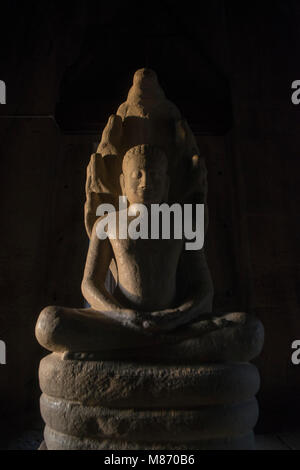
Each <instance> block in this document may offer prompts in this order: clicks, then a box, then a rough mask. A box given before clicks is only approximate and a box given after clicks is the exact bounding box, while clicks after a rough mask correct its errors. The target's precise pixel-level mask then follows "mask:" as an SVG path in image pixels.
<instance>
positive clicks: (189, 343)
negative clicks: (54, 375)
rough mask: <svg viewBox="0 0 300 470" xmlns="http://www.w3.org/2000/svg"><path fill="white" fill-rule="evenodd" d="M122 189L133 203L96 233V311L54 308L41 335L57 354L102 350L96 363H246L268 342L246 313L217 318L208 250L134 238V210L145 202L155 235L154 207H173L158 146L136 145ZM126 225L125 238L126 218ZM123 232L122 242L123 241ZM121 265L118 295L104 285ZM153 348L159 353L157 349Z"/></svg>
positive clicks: (90, 297)
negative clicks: (113, 266)
mask: <svg viewBox="0 0 300 470" xmlns="http://www.w3.org/2000/svg"><path fill="white" fill-rule="evenodd" d="M120 186H121V189H122V194H123V196H126V198H127V201H128V204H127V205H126V207H124V208H123V209H121V210H119V212H116V217H115V220H116V226H115V228H114V230H112V229H111V228H110V227H109V225H107V230H106V236H105V237H104V236H99V227H100V226H102V227H104V225H105V222H104V218H105V217H106V215H103V216H101V217H99V218H98V219H97V220H96V222H95V224H94V227H93V231H92V235H91V241H90V245H89V250H88V255H87V260H86V266H85V271H84V276H83V281H82V293H83V295H84V297H85V299H86V300H87V302H88V303H89V304H90V308H78V309H73V308H66V307H57V306H50V307H46V308H45V309H44V310H43V311H42V312H41V314H40V316H39V319H38V322H37V326H36V336H37V339H38V341H39V342H40V344H41V345H42V346H44V347H45V348H46V349H48V350H50V351H54V352H82V353H88V352H97V354H98V357H99V355H100V358H101V357H102V358H104V359H107V358H108V359H110V358H114V357H119V358H124V357H126V354H128V357H130V354H131V356H132V357H135V356H136V357H137V356H138V357H139V358H141V357H145V358H153V357H155V356H156V355H157V357H159V358H160V359H162V358H164V357H167V358H169V359H172V358H180V359H183V360H184V359H185V358H188V359H190V360H192V359H195V360H215V361H218V360H248V359H250V358H252V357H254V356H255V355H257V354H258V353H259V351H260V348H261V347H262V343H263V327H262V325H261V323H260V322H259V321H258V320H257V319H255V318H254V317H252V316H251V315H247V314H245V313H240V312H235V313H227V314H224V313H218V314H212V300H213V285H212V281H211V278H210V274H209V270H208V267H207V265H206V260H205V256H204V251H203V250H204V248H201V249H193V250H191V249H187V248H186V243H185V239H184V236H182V237H181V238H178V237H175V236H174V231H172V227H171V230H170V237H168V238H163V237H161V232H160V233H159V237H158V238H154V239H153V238H151V237H150V236H149V237H147V238H143V237H140V238H136V237H135V238H132V237H131V236H130V233H129V227H130V225H131V223H132V222H133V223H134V222H135V221H137V217H140V214H139V215H138V211H135V210H134V208H135V207H136V205H137V204H143V206H144V207H145V208H146V209H149V210H147V211H146V215H144V217H146V219H147V221H146V222H147V226H148V231H149V233H150V232H151V223H152V221H151V205H152V204H161V203H164V202H165V201H167V193H168V187H169V175H168V159H167V157H166V155H165V153H164V152H163V150H161V148H159V147H157V146H153V145H150V144H146V145H137V146H134V147H132V148H131V149H129V150H128V151H127V152H126V154H125V156H124V158H123V162H122V173H121V175H120ZM125 219H126V220H127V224H126V231H127V232H126V233H125V236H124V233H123V232H124V227H123V226H122V227H121V225H120V224H121V222H120V221H121V220H125ZM121 232H122V236H121ZM113 259H114V261H115V264H116V266H117V282H116V287H115V289H114V291H113V292H109V291H108V290H107V288H106V284H105V280H106V276H107V272H108V270H109V266H110V263H111V261H112V260H113ZM153 346H155V348H154V347H153Z"/></svg>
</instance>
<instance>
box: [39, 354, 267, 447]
mask: <svg viewBox="0 0 300 470" xmlns="http://www.w3.org/2000/svg"><path fill="white" fill-rule="evenodd" d="M68 357H70V356H68V355H64V354H58V353H52V354H50V355H48V356H46V357H45V358H44V359H43V360H42V361H41V364H40V371H39V376H40V386H41V389H42V392H43V394H42V396H41V413H42V417H43V419H44V421H45V423H46V427H45V443H46V446H47V448H48V449H49V450H59V449H62V450H73V449H88V450H97V449H108V450H110V449H111V450H126V449H128V450H131V449H132V450H133V449H145V450H147V449H166V450H171V449H178V450H180V449H183V450H184V449H200V450H201V449H254V435H253V427H254V426H255V424H256V421H257V418H258V406H257V402H256V399H255V394H256V393H257V391H258V389H259V382H260V380H259V374H258V371H257V369H256V367H255V366H254V365H252V364H250V363H247V362H241V363H238V362H231V363H230V362H228V363H215V364H193V365H190V364H159V365H158V364H155V363H153V364H151V363H139V362H136V361H135V362H123V361H122V362H121V361H120V362H118V361H100V360H89V359H86V355H84V354H83V355H82V358H81V359H70V358H68Z"/></svg>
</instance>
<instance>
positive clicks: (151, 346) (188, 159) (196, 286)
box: [36, 69, 263, 449]
mask: <svg viewBox="0 0 300 470" xmlns="http://www.w3.org/2000/svg"><path fill="white" fill-rule="evenodd" d="M178 172H179V175H178ZM180 173H181V177H182V179H183V180H184V181H181V180H180V177H179V176H180ZM189 183H190V185H189ZM120 195H122V196H123V200H126V204H125V205H124V206H122V208H118V209H117V204H116V201H117V197H119V196H120ZM174 201H176V202H178V204H179V206H180V207H181V206H182V205H183V204H184V203H187V202H192V203H206V171H205V165H204V164H203V160H202V159H201V158H200V157H199V156H198V149H197V147H196V143H195V140H194V137H193V136H192V133H191V131H190V130H189V128H188V126H187V124H186V123H185V122H184V121H183V120H182V119H181V116H180V114H179V111H178V110H177V109H176V108H175V106H174V105H173V104H171V103H170V102H168V101H167V100H166V99H165V97H164V94H163V92H162V90H161V89H160V87H159V85H158V82H157V79H156V75H155V74H154V72H152V71H148V70H145V69H142V70H140V71H138V72H136V74H135V77H134V84H133V88H132V90H131V91H130V92H129V95H128V100H127V102H126V103H123V105H121V107H120V108H119V110H118V113H117V115H115V116H113V117H111V118H110V119H109V121H108V124H107V126H106V129H105V130H104V132H103V136H102V140H101V143H100V145H99V153H97V154H95V155H93V156H92V158H91V163H90V165H89V168H88V175H87V202H86V219H85V220H86V227H87V231H88V233H89V234H90V245H89V250H88V255H87V260H86V266H85V270H84V276H83V281H82V293H83V295H84V297H85V299H86V300H87V302H88V303H89V304H90V308H78V309H72V308H67V307H57V306H50V307H46V308H45V309H44V310H43V311H42V312H41V314H40V316H39V318H38V321H37V325H36V337H37V339H38V341H39V343H40V344H41V345H42V346H43V347H45V348H46V349H48V350H49V351H51V352H53V354H54V355H53V354H52V355H50V356H47V357H46V358H45V359H43V361H44V362H43V361H42V362H41V367H40V383H41V388H42V390H43V392H44V393H43V395H42V402H41V410H42V415H43V417H44V420H45V421H46V424H47V426H46V430H45V441H46V444H47V448H53V449H56V448H62V449H74V448H75V449H77V448H81V449H83V448H87V449H94V448H95V449H99V448H103V449H108V448H109V449H112V448H116V449H122V448H124V449H130V448H132V449H133V448H135V449H143V448H149V449H150V448H151V449H152V448H164V445H167V444H166V443H167V442H168V447H166V448H167V449H170V448H184V449H185V448H252V447H253V434H252V428H253V426H254V424H255V422H256V419H257V405H256V402H255V399H254V398H253V396H254V394H255V393H256V391H257V389H258V385H259V381H258V376H257V372H256V369H255V368H254V366H252V365H251V364H247V361H250V360H251V359H253V357H255V356H257V355H258V354H259V352H260V350H261V348H262V344H263V327H262V325H261V323H260V322H259V320H258V319H256V318H255V317H253V316H251V315H248V314H246V313H243V312H233V313H232V312H231V313H212V300H213V284H212V280H211V276H210V272H209V269H208V266H207V263H206V258H205V253H204V247H201V248H199V249H192V250H188V249H186V243H185V241H186V240H185V238H184V235H182V236H181V237H178V236H177V234H176V233H175V232H176V231H175V229H174V225H172V224H171V226H170V230H169V236H168V237H163V236H162V229H161V227H160V228H159V230H158V233H157V236H156V237H154V238H152V237H149V236H139V237H136V236H135V237H132V233H130V228H129V227H130V226H131V227H132V226H134V227H135V228H137V227H139V228H140V235H141V226H142V224H144V227H147V229H148V235H149V233H152V231H151V229H152V228H153V219H152V217H151V214H152V213H151V208H152V207H153V205H159V204H164V203H165V204H167V203H169V204H170V203H173V202H174ZM104 203H105V204H108V203H109V204H110V207H111V208H112V209H116V210H115V211H114V219H113V220H115V225H114V226H113V227H111V226H110V225H109V224H108V215H111V213H110V214H107V213H105V214H101V215H100V216H97V214H99V212H98V211H97V208H98V207H99V206H100V207H101V204H104ZM141 205H142V207H143V208H144V209H145V212H144V213H141ZM105 207H106V208H107V207H108V206H105ZM105 212H107V210H106V211H105ZM174 218H175V215H174ZM124 221H126V225H124ZM192 222H193V224H194V225H195V220H193V221H192ZM132 224H133V225H132ZM206 227H207V211H206V212H205V228H206ZM144 235H145V234H144ZM109 269H111V270H112V271H114V277H115V280H116V286H115V288H114V289H113V290H109V289H107V286H106V279H107V274H108V272H109ZM228 362H229V364H231V363H233V365H232V366H231V365H228V366H227V365H226V366H224V364H227V363H228ZM242 362H243V363H245V364H246V365H244V366H242V365H237V366H234V364H235V363H237V364H240V363H242ZM208 364H212V365H211V366H209V365H208ZM70 367H71V369H70ZM120 367H121V368H122V367H125V369H126V374H127V375H126V377H127V378H126V380H125V381H126V384H125V385H124V382H122V380H123V379H122V380H121V379H117V380H116V383H118V384H119V385H117V389H118V390H117V396H118V398H117V399H116V392H113V393H112V396H109V397H108V398H107V392H106V391H104V389H105V387H106V386H104V385H103V384H102V388H103V387H104V388H103V390H101V391H100V392H99V384H98V379H96V376H97V374H98V373H99V374H100V375H101V374H102V375H103V374H104V375H105V374H106V375H105V377H106V376H107V368H108V369H109V370H110V371H114V372H113V374H115V371H116V370H119V369H120ZM68 368H69V369H70V370H69V369H68ZM153 368H154V369H155V371H156V372H155V373H157V374H158V375H157V380H159V374H160V373H162V372H161V370H162V369H163V370H164V371H165V372H164V373H163V376H164V378H161V380H163V382H165V381H166V377H167V378H168V377H169V379H170V381H169V384H170V385H169V386H167V392H166V393H167V394H166V396H169V395H170V391H171V392H172V393H175V395H174V396H177V395H176V393H177V392H176V390H174V386H175V385H174V380H173V379H172V377H173V375H174V374H175V375H176V374H179V376H180V374H183V375H184V374H185V377H188V378H185V379H183V382H182V384H183V385H182V387H183V389H184V388H185V387H187V388H186V393H187V394H188V393H190V392H188V390H190V388H191V386H192V388H193V387H195V374H196V376H197V374H199V371H202V372H201V374H202V375H201V374H200V375H201V377H202V379H201V380H202V382H201V384H202V385H201V387H200V388H201V390H199V386H200V385H197V386H196V388H197V387H198V388H197V394H196V395H197V397H195V394H194V395H193V398H192V401H191V405H192V404H193V403H194V405H196V407H199V406H200V405H201V407H202V408H203V407H204V408H205V407H206V406H208V405H211V404H212V403H213V404H214V405H216V404H218V405H220V404H222V406H223V405H224V404H226V405H227V404H228V403H229V404H230V406H229V405H228V406H229V407H231V408H232V407H234V406H235V407H236V403H240V402H241V403H242V404H243V406H242V407H241V411H240V412H237V411H234V412H233V411H232V409H231V408H230V409H228V410H227V408H226V407H225V408H226V410H227V411H226V412H228V416H229V415H230V413H231V415H232V413H240V415H239V416H240V421H239V422H243V425H241V428H239V429H235V430H234V429H232V430H231V429H230V426H231V425H229V424H228V422H227V421H228V419H229V418H228V417H226V419H225V418H224V416H223V415H224V409H223V408H224V406H223V408H222V409H221V408H220V409H219V413H221V415H220V416H219V418H220V419H221V421H222V419H223V421H224V420H225V421H224V422H226V423H227V424H226V423H225V424H226V425H225V424H224V429H223V430H222V431H220V429H219V427H218V424H215V428H214V427H213V426H212V427H213V430H212V431H210V432H208V431H203V434H201V432H200V431H197V432H196V434H193V432H195V426H196V424H195V423H196V421H197V419H198V418H199V416H198V415H197V413H198V411H197V412H196V411H195V413H196V415H197V416H198V418H197V419H196V418H195V416H196V415H193V416H194V417H193V419H194V420H196V421H195V423H194V424H192V425H191V428H190V434H189V435H190V437H189V442H186V437H184V436H185V431H184V430H185V429H186V427H188V425H187V422H186V417H184V418H182V419H183V421H182V425H183V427H182V432H181V431H178V433H177V434H178V435H177V437H176V436H175V437H174V435H173V434H172V432H171V431H170V420H171V421H172V419H173V418H172V416H174V410H173V409H172V410H169V411H166V406H167V405H166V396H165V397H163V396H162V394H161V392H159V393H158V392H157V390H156V391H154V392H153V395H152V398H151V397H150V398H149V392H147V393H146V395H145V400H144V401H143V399H141V390H139V393H138V394H137V395H135V393H136V390H137V389H139V388H140V387H141V386H140V383H142V382H143V380H142V379H141V375H142V376H145V374H146V375H147V374H148V375H149V374H150V375H151V374H153V370H154V369H153ZM191 368H192V369H191ZM67 369H68V370H67ZM75 369H76V370H77V373H78V371H79V376H80V377H79V378H78V379H76V380H77V382H76V383H77V385H78V383H79V382H80V386H79V390H80V391H79V392H78V390H76V387H75V385H74V384H75V382H74V380H75V377H76V373H75ZM104 369H105V371H106V372H103V370H104ZM233 369H234V373H233ZM191 370H192V372H191ZM95 371H98V372H97V373H96V372H95ZM99 371H100V372H99ZM166 371H167V372H166ZM195 371H196V372H195ZM203 371H204V372H203ZM110 373H111V372H110ZM80 374H81V375H80ZM95 374H96V375H95ZM172 374H173V375H172ZM189 374H191V376H190V375H189ZM205 374H206V375H205ZM226 374H227V375H226ZM91 376H92V377H94V379H93V380H91ZM204 376H205V377H206V378H205V377H204ZM161 377H162V376H161ZM203 377H204V378H203ZM212 377H213V378H214V380H215V382H214V384H212V383H211V382H212ZM228 377H230V378H228ZM78 380H79V382H78ZM120 380H121V382H120ZM141 380H142V382H141ZM178 380H179V382H180V379H178ZM197 380H198V379H197ZM197 380H196V382H197ZM197 383H198V382H197ZM120 384H121V385H120ZM172 384H173V385H172ZM191 384H192V385H191ZM203 384H204V385H203ZM237 384H239V385H237ZM144 385H145V384H144ZM161 386H162V388H164V387H165V385H163V383H162V385H161ZM177 386H178V384H177ZM74 387H75V388H74ZM151 387H152V385H151V386H150V388H151ZM153 387H154V388H155V386H153ZM172 387H173V388H172ZM180 387H181V386H179V388H180ZM203 387H204V388H203ZM100 388H101V387H100ZM142 388H143V387H142ZM158 388H159V387H158ZM175 389H176V386H175ZM105 390H106V389H105ZM132 390H134V391H133V392H132ZM203 390H205V393H204V392H203ZM144 392H145V390H144ZM78 393H79V395H80V397H78ZM157 393H158V395H159V396H160V398H159V399H158V398H157ZM87 394H88V396H89V399H86V398H85V399H84V398H83V396H85V397H86V396H87ZM147 394H148V398H147ZM203 394H204V395H205V397H206V398H204V397H203ZM210 394H211V396H212V398H208V397H209V395H210ZM104 395H105V398H103V397H104ZM99 396H100V398H99ZM53 397H57V399H58V401H59V403H60V405H59V406H58V405H57V406H56V408H55V410H56V411H55V410H54V408H53V403H52V401H51V400H53ZM101 397H102V398H101ZM122 397H123V398H122ZM124 397H125V398H124ZM66 400H67V402H68V400H71V402H70V403H73V402H74V403H75V402H76V403H77V405H76V406H77V408H76V407H75V408H76V412H74V413H75V415H74V416H75V418H74V416H73V414H72V413H71V415H72V416H71V415H70V416H69V418H68V419H69V421H68V419H67V418H66V416H67V415H68V413H69V412H70V409H71V408H72V406H71V405H70V404H69V405H67V402H66ZM174 400H175V403H173V405H172V406H173V408H174V409H175V410H179V411H178V413H179V415H180V416H181V415H182V413H183V415H184V416H186V415H185V414H184V413H185V412H184V411H183V409H184V408H185V406H184V405H183V402H184V397H183V396H179V395H178V397H177V399H174ZM174 400H173V401H174ZM176 400H177V401H176ZM249 400H250V401H249ZM78 401H79V402H80V403H81V405H78ZM171 401H172V400H171ZM56 402H57V400H56ZM120 402H121V405H120ZM244 402H245V405H244ZM68 403H69V402H68ZM66 406H67V408H68V410H69V411H68V413H66ZM70 406H71V408H70ZM74 406H75V405H74ZM78 406H79V408H78ZM120 406H121V408H128V409H129V408H131V407H132V406H138V407H139V406H140V407H141V408H143V409H145V408H146V409H147V408H149V416H148V415H147V416H148V418H147V419H146V418H145V419H146V421H145V422H144V421H143V420H144V417H143V418H141V416H144V415H141V414H139V415H138V418H137V417H136V414H135V412H134V411H132V413H131V418H132V420H131V421H130V412H129V417H128V414H127V415H126V416H127V418H126V419H125V421H126V420H127V421H126V423H127V425H126V426H127V427H126V426H125V425H124V426H125V427H124V426H123V428H122V429H123V431H122V432H121V431H120V429H119V428H118V426H117V425H115V426H116V427H114V426H112V427H113V430H112V429H111V428H110V425H108V424H107V423H108V422H109V423H111V420H113V422H115V423H117V422H119V419H120V416H119V417H118V410H116V409H115V408H116V407H117V408H119V407H120ZM153 406H154V407H156V408H157V406H159V407H160V408H161V413H162V414H161V415H159V416H161V419H162V422H163V423H164V424H162V422H161V421H159V420H158V423H160V424H157V426H160V429H161V428H163V429H165V432H163V431H160V435H161V437H159V438H158V440H159V443H157V442H154V441H155V439H157V437H155V435H154V434H155V432H156V431H157V430H156V431H155V429H156V428H155V426H154V428H155V429H154V428H153V433H154V434H153V436H152V437H151V433H150V434H149V432H148V431H147V432H148V434H147V432H146V431H145V429H146V428H145V426H146V427H149V422H151V423H152V421H153V420H154V421H155V419H156V418H155V417H154V415H153V413H154V411H152V407H153ZM186 406H189V403H186ZM72 409H73V408H72ZM107 409H109V410H110V411H109V412H107ZM234 409H235V410H236V408H234ZM176 412H177V411H176ZM176 412H175V414H176ZM140 413H142V412H140ZM151 413H152V414H151ZM172 413H173V414H172ZM203 413H204V415H205V416H206V418H203V420H204V421H203V422H204V423H205V422H206V421H208V422H216V423H217V421H218V418H217V415H218V408H216V409H215V408H214V407H213V408H209V407H208V409H206V408H205V411H203ZM154 414H155V413H154ZM225 414H226V413H225ZM100 415H101V420H102V421H101V423H102V425H103V422H105V423H106V424H105V426H104V427H103V426H102V425H101V426H102V427H101V426H100V425H99V419H100V418H99V416H100ZM204 415H203V416H204ZM231 415H230V416H231ZM91 416H93V417H92V418H91ZM105 416H106V418H105ZM112 416H113V418H112ZM222 416H223V418H222ZM226 416H227V415H226ZM241 416H242V418H241ZM180 419H181V418H180ZM201 419H202V418H201ZM114 420H115V421H114ZM141 420H142V421H141ZM147 420H148V421H147ZM149 420H150V421H149ZM205 420H206V421H205ZM226 420H227V421H226ZM91 421H92V422H93V423H95V422H97V423H98V424H97V426H98V428H97V429H98V430H95V429H94V428H95V425H94V428H93V426H92V427H91V428H89V426H88V425H87V423H91ZM79 422H80V424H78V423H79ZM179 422H181V421H180V420H179ZM128 423H129V424H128ZM130 423H131V424H130ZM132 423H133V424H132ZM134 423H135V424H134ZM136 423H139V424H136ZM141 423H144V424H141ZM97 426H96V427H97ZM99 426H100V427H101V430H100V431H99ZM128 426H129V428H128ZM131 426H133V427H134V428H135V426H137V428H135V432H133V434H132V435H131V433H130V429H131ZM139 426H140V428H139ZM143 426H144V427H143ZM226 426H227V428H228V426H229V428H228V430H227V431H226V430H225V428H226ZM232 426H233V427H234V426H235V425H232ZM204 427H205V426H204ZM79 428H80V431H78V429H79ZM104 428H105V429H104ZM126 429H129V430H128V432H127V431H126ZM137 429H140V432H138V431H137ZM168 430H169V431H168ZM120 432H121V434H122V435H121V434H120ZM226 433H227V434H226ZM62 436H63V437H62ZM139 436H140V437H139ZM145 442H147V443H145ZM170 442H172V444H170ZM170 445H172V446H173V447H170ZM114 446H115V447H114ZM147 446H148V447H147ZM157 446H158V447H157ZM160 446H162V447H160ZM174 446H175V447H174ZM176 446H177V447H176ZM180 446H183V447H180ZM195 446H196V447H195Z"/></svg>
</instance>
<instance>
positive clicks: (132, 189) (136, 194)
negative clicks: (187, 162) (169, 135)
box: [120, 144, 169, 204]
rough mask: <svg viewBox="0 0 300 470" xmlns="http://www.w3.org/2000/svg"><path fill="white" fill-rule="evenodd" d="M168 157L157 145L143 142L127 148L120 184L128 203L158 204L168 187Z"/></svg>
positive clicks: (165, 194) (165, 195)
mask: <svg viewBox="0 0 300 470" xmlns="http://www.w3.org/2000/svg"><path fill="white" fill-rule="evenodd" d="M167 170H168V159H167V156H166V154H165V153H164V152H163V150H161V149H160V148H159V147H156V146H153V145H150V144H145V145H136V146H135V147H132V148H131V149H129V150H128V151H127V152H126V154H125V156H124V159H123V163H122V173H121V175H120V186H121V189H122V193H123V195H124V196H127V198H128V201H129V204H134V203H141V204H155V203H156V204H159V203H161V202H163V201H165V200H166V197H167V192H168V188H169V176H168V173H167Z"/></svg>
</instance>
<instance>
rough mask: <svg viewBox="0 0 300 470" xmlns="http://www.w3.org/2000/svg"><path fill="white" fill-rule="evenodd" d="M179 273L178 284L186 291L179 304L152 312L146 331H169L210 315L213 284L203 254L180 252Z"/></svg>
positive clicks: (201, 251)
mask: <svg viewBox="0 0 300 470" xmlns="http://www.w3.org/2000/svg"><path fill="white" fill-rule="evenodd" d="M178 269H179V273H178V284H179V286H181V287H182V288H183V290H185V295H184V297H183V300H182V302H181V304H180V305H178V306H176V307H174V308H172V309H165V310H161V311H157V312H153V313H152V314H151V320H150V321H149V322H148V323H146V324H145V325H144V326H145V327H146V328H149V329H152V328H153V329H156V328H157V329H166V330H170V329H173V328H176V327H178V326H181V325H184V324H187V323H189V322H191V321H193V320H194V319H196V318H197V317H199V316H200V315H201V314H204V313H209V312H211V311H212V301H213V283H212V279H211V275H210V271H209V268H208V266H207V262H206V258H205V254H204V250H203V249H202V250H195V251H193V250H190V251H187V250H185V251H183V253H182V255H181V259H180V263H179V266H178Z"/></svg>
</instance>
